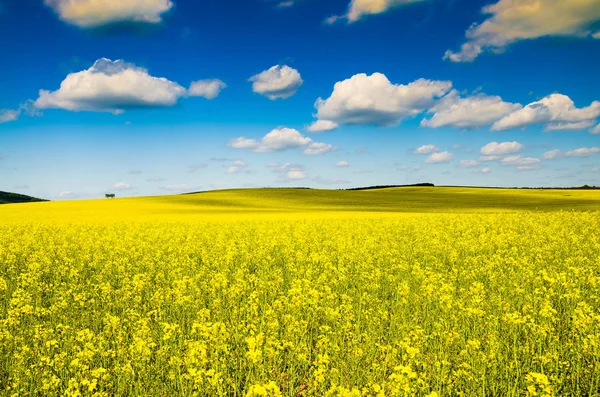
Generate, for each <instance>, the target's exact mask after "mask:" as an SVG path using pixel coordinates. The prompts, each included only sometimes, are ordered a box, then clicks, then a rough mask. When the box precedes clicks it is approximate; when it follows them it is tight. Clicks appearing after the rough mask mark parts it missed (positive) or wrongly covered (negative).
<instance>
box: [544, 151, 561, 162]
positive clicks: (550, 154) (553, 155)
mask: <svg viewBox="0 0 600 397" xmlns="http://www.w3.org/2000/svg"><path fill="white" fill-rule="evenodd" d="M563 155H564V153H563V151H562V150H560V149H554V150H549V151H547V152H546V153H544V154H543V155H542V160H556V159H558V158H560V157H562V156H563Z"/></svg>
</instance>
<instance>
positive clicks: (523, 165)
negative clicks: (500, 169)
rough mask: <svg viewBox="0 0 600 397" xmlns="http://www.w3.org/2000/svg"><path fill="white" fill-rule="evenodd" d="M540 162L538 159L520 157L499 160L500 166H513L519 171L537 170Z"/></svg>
mask: <svg viewBox="0 0 600 397" xmlns="http://www.w3.org/2000/svg"><path fill="white" fill-rule="evenodd" d="M540 162H541V160H540V159H538V158H534V157H521V156H520V155H516V156H508V157H505V158H503V159H502V160H500V164H502V165H510V166H514V167H515V168H516V169H517V170H519V171H526V170H533V169H538V168H540Z"/></svg>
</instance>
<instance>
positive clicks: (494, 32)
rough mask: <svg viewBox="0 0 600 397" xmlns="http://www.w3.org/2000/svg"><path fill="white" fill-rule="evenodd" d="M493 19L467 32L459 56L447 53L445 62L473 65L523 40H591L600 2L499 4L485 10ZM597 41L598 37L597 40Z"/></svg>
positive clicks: (507, 0)
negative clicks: (483, 56) (479, 58)
mask: <svg viewBox="0 0 600 397" xmlns="http://www.w3.org/2000/svg"><path fill="white" fill-rule="evenodd" d="M483 13H484V14H488V15H489V17H488V18H487V19H486V20H485V21H483V22H482V23H480V24H474V25H472V26H471V27H470V28H469V30H467V33H466V38H467V41H466V43H464V44H463V45H462V46H461V49H460V51H459V52H453V51H450V50H448V51H446V54H445V56H444V59H447V60H450V61H452V62H472V61H473V60H474V59H475V58H477V56H479V54H481V53H482V52H484V51H492V52H494V53H500V52H502V51H503V50H504V49H505V48H506V47H507V46H509V45H510V44H512V43H515V42H517V41H520V40H531V39H536V38H539V37H545V36H570V37H586V36H590V35H591V32H590V31H589V28H590V27H591V25H592V24H594V23H595V22H597V21H598V20H600V2H598V0H543V1H540V0H499V1H498V2H497V3H496V4H491V5H488V6H485V7H484V8H483ZM594 37H595V36H594Z"/></svg>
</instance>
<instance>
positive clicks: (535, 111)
mask: <svg viewBox="0 0 600 397" xmlns="http://www.w3.org/2000/svg"><path fill="white" fill-rule="evenodd" d="M599 116H600V102H599V101H594V102H592V103H591V105H590V106H588V107H585V108H577V107H575V103H574V102H573V100H571V98H569V97H568V96H566V95H562V94H552V95H549V96H547V97H545V98H543V99H541V100H539V101H536V102H533V103H530V104H529V105H527V106H525V107H524V108H523V109H520V110H517V111H516V112H513V113H511V114H509V115H508V116H506V117H504V118H502V119H500V120H499V121H497V122H496V123H494V125H493V126H492V130H494V131H499V130H507V129H511V128H522V127H527V126H529V125H533V124H543V125H547V126H546V130H547V131H550V130H552V129H569V127H571V128H572V127H573V124H574V123H580V122H584V121H590V120H594V119H596V118H597V117H599ZM591 125H592V124H591V123H590V124H589V125H588V127H590V126H591ZM561 127H562V128H561ZM583 128H586V127H583Z"/></svg>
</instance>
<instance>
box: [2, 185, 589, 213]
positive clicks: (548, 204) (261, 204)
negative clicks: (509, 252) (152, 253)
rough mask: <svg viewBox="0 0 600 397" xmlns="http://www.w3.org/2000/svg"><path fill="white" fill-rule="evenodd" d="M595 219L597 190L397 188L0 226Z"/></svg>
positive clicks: (213, 195)
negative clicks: (413, 216) (360, 217)
mask: <svg viewBox="0 0 600 397" xmlns="http://www.w3.org/2000/svg"><path fill="white" fill-rule="evenodd" d="M518 211H536V212H537V211H600V191H599V190H576V189H573V190H564V189H561V190H548V189H544V190H541V189H527V190H525V189H487V188H464V187H399V188H386V189H372V190H358V191H356V190H352V191H349V190H319V189H288V188H281V189H236V190H219V191H209V192H202V193H194V194H185V195H172V196H156V197H136V198H123V199H114V200H112V199H111V200H107V199H98V200H80V201H53V202H46V203H32V204H27V205H15V206H8V205H7V206H2V208H0V220H11V219H13V220H25V219H36V220H44V219H47V220H52V219H60V218H70V219H73V220H77V221H79V220H85V219H98V218H101V219H106V220H112V221H114V220H122V221H129V220H155V219H165V220H191V221H193V220H198V219H214V220H220V219H221V218H223V217H231V216H233V217H240V215H244V216H247V217H257V216H258V217H266V216H267V215H269V216H275V217H280V216H283V217H285V216H286V214H290V213H304V214H306V216H313V215H316V216H323V215H324V214H336V213H341V212H344V213H365V212H369V213H444V212H446V213H478V212H485V213H490V212H518Z"/></svg>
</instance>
